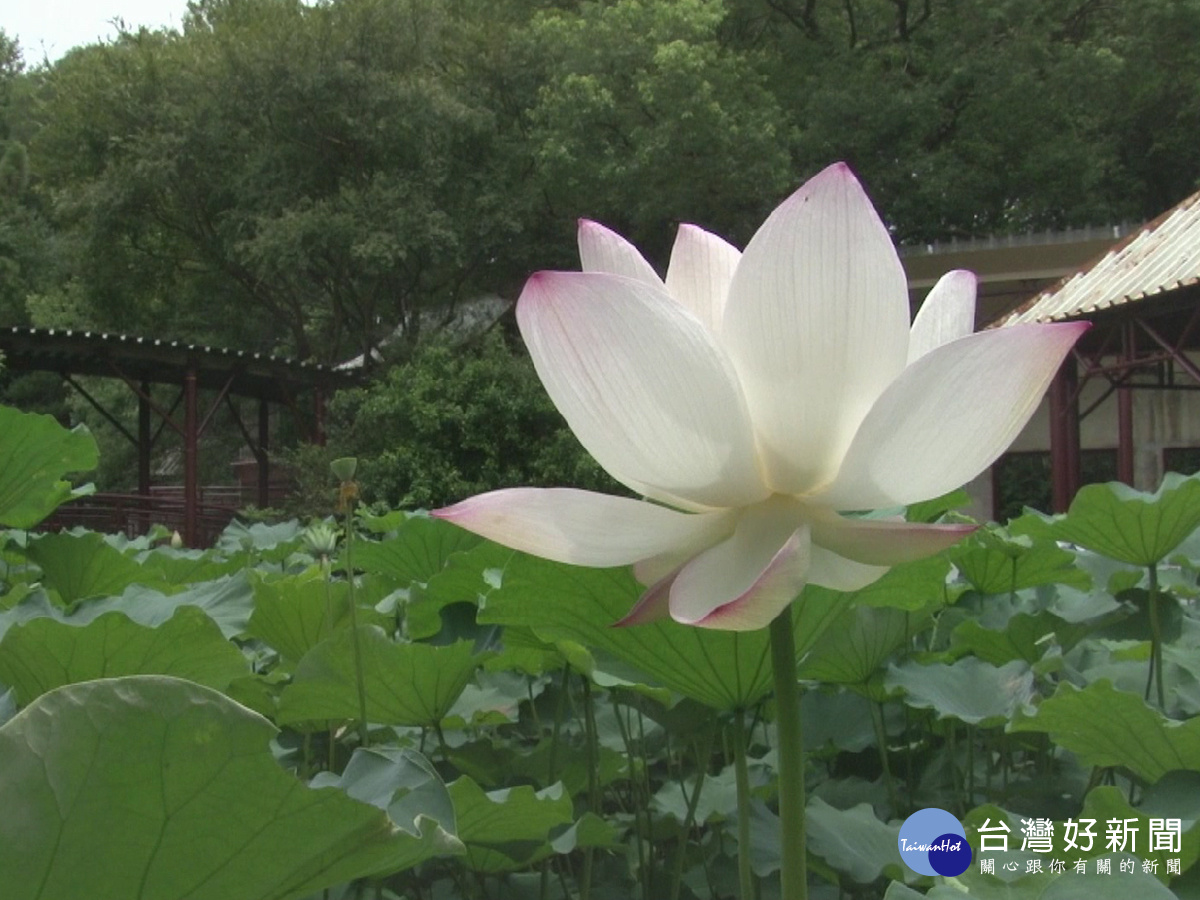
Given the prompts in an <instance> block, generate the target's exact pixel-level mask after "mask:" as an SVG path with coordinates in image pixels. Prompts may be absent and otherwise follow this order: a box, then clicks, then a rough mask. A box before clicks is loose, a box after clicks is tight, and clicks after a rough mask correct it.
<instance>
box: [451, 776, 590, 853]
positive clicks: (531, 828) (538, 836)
mask: <svg viewBox="0 0 1200 900" xmlns="http://www.w3.org/2000/svg"><path fill="white" fill-rule="evenodd" d="M449 790H450V797H451V799H452V800H453V801H454V811H455V814H456V815H457V817H458V836H459V838H460V839H461V840H462V841H464V842H465V843H468V844H506V843H508V842H509V841H542V840H545V839H546V838H547V836H548V835H549V834H550V832H551V831H552V830H553V829H555V828H558V827H559V826H561V825H566V824H568V823H570V822H571V821H572V820H573V818H574V816H573V809H574V807H573V805H572V802H571V797H570V795H569V794H567V792H566V791H565V790H563V786H562V785H561V784H552V785H550V787H548V788H544V789H542V790H540V791H535V790H534V789H533V788H531V787H527V786H522V787H515V788H509V789H505V790H499V791H487V792H485V791H484V790H483V788H481V787H480V786H479V785H478V784H476V783H475V782H474V781H473V780H472V779H471V778H468V777H467V776H466V775H464V776H462V777H460V778H459V779H458V780H456V781H454V782H452V783H451V784H450V785H449Z"/></svg>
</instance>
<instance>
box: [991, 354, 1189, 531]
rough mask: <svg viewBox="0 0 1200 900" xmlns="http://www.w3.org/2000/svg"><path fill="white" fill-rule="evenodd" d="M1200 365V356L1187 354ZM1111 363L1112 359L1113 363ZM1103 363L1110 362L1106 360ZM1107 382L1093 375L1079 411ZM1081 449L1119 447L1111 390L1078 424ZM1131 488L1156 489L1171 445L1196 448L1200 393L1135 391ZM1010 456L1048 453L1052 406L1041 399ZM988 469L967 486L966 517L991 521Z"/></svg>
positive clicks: (1180, 379)
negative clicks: (1014, 454) (1013, 454)
mask: <svg viewBox="0 0 1200 900" xmlns="http://www.w3.org/2000/svg"><path fill="white" fill-rule="evenodd" d="M1188 357H1189V359H1191V360H1192V362H1193V363H1194V364H1196V365H1197V366H1200V354H1188ZM1113 361H1115V360H1113ZM1106 362H1110V361H1107V360H1106ZM1176 383H1179V384H1185V385H1191V384H1192V382H1191V380H1190V379H1189V378H1188V377H1187V375H1186V374H1183V373H1181V372H1179V371H1177V372H1176ZM1108 389H1109V383H1108V381H1107V380H1106V379H1105V378H1104V377H1103V376H1093V377H1092V378H1091V379H1089V380H1088V382H1087V384H1085V385H1084V387H1083V390H1082V391H1081V392H1080V397H1079V411H1080V413H1082V412H1083V411H1084V410H1086V409H1088V407H1090V406H1091V405H1092V404H1093V403H1095V402H1096V401H1097V400H1099V399H1100V398H1101V397H1103V396H1104V393H1105V391H1107V390H1108ZM1079 444H1080V448H1081V449H1083V450H1115V449H1116V447H1117V395H1116V392H1113V393H1112V394H1110V395H1109V396H1108V397H1106V398H1104V400H1103V401H1101V402H1100V404H1099V406H1097V407H1096V409H1094V410H1093V411H1092V412H1090V413H1089V414H1088V415H1087V417H1086V418H1084V419H1082V420H1081V421H1080V423H1079ZM1133 446H1134V460H1133V470H1134V487H1136V488H1138V489H1139V490H1143V491H1153V490H1156V489H1157V488H1158V485H1159V483H1160V482H1161V481H1162V476H1163V465H1162V459H1163V451H1164V450H1166V449H1169V448H1175V447H1200V390H1159V389H1155V388H1136V389H1134V391H1133ZM1009 450H1010V452H1021V451H1045V452H1049V450H1050V403H1049V400H1048V399H1047V398H1043V399H1042V402H1041V404H1040V405H1039V406H1038V409H1037V412H1035V413H1034V415H1033V418H1032V419H1030V420H1029V424H1028V425H1026V426H1025V429H1024V430H1023V431H1022V432H1021V434H1020V435H1018V437H1017V439H1016V440H1015V441H1013V444H1012V446H1011V447H1010V448H1009ZM992 484H993V482H992V473H991V470H990V469H989V470H988V471H987V472H985V473H984V474H983V475H981V476H980V477H979V478H977V479H975V481H973V482H971V484H970V485H968V486H967V490H968V492H969V493H970V494H971V497H972V499H973V501H974V502H973V503H972V506H971V508H970V510H969V512H970V514H972V515H975V516H976V517H977V518H978V517H982V518H991V517H992V515H993V512H994V509H995V504H994V498H993V496H992Z"/></svg>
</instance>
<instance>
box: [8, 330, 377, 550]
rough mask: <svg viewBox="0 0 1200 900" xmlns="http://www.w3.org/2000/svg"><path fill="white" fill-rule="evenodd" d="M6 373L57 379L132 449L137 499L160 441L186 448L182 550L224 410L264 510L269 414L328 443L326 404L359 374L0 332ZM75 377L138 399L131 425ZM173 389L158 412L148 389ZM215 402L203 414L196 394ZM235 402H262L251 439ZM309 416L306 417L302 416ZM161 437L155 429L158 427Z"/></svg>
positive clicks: (112, 339)
mask: <svg viewBox="0 0 1200 900" xmlns="http://www.w3.org/2000/svg"><path fill="white" fill-rule="evenodd" d="M0 351H2V352H3V353H4V362H5V366H6V367H7V368H8V369H10V370H12V371H16V372H27V371H47V372H55V373H57V374H58V375H59V376H60V377H61V378H62V379H63V381H64V382H66V383H67V384H69V385H70V386H71V387H72V388H73V389H74V390H75V391H77V392H78V393H79V395H80V396H81V397H83V398H84V400H86V401H87V402H88V403H89V404H90V405H91V406H92V407H93V408H95V409H96V411H97V412H98V413H99V414H100V415H101V416H103V417H104V418H105V419H106V420H107V421H108V422H110V423H111V424H112V425H113V427H114V428H116V429H117V431H118V432H119V433H120V434H122V435H123V436H124V437H125V438H126V439H127V440H129V441H130V442H131V443H132V444H133V445H134V446H135V447H136V448H137V454H138V493H139V495H142V496H146V497H148V496H149V495H150V482H151V467H150V459H151V451H152V450H153V448H154V444H155V442H156V441H157V439H158V437H159V435H161V434H162V432H163V430H164V429H165V428H170V429H172V430H173V431H175V432H177V433H178V434H179V436H180V439H181V443H182V447H183V534H182V537H183V540H184V542H185V543H186V544H187V545H188V546H195V544H196V540H197V517H198V510H199V495H198V488H199V443H200V437H201V436H202V435H203V434H204V432H205V430H206V429H207V428H208V426H209V425H210V424H211V422H212V421H213V416H214V414H215V413H216V412H217V410H218V409H219V408H220V407H221V406H222V405H224V406H225V407H226V408H227V409H228V410H229V411H230V413H231V414H232V416H233V420H234V421H235V422H236V424H237V426H238V428H239V430H240V431H241V433H242V436H243V437H244V438H245V440H246V444H247V446H248V447H249V448H250V451H251V453H253V455H254V458H255V460H256V462H257V465H258V483H257V496H258V503H259V505H260V506H267V505H268V502H269V501H268V491H269V484H270V460H269V456H268V450H269V448H270V445H271V436H270V430H271V429H270V404H277V405H282V406H284V407H286V408H287V409H289V410H290V411H291V412H292V414H293V415H294V416H295V418H296V421H297V424H298V426H299V427H298V430H299V431H300V432H301V433H302V434H307V436H308V438H309V439H310V440H312V441H314V442H316V443H324V409H325V400H326V398H327V397H328V396H329V395H330V394H331V393H332V392H333V391H334V390H337V389H338V388H341V387H348V386H350V385H352V384H354V383H355V382H356V373H353V372H346V371H341V370H337V369H332V368H329V367H326V366H321V365H315V364H312V363H304V362H297V361H294V360H289V359H282V358H279V357H274V356H269V355H266V354H260V353H245V352H240V351H234V350H225V349H221V348H214V347H206V346H201V345H198V344H187V343H183V342H180V341H162V340H155V339H152V338H143V337H133V336H130V335H123V334H102V333H97V332H93V331H72V330H65V331H64V330H61V329H52V328H51V329H40V328H23V327H17V328H11V329H5V330H3V331H0ZM79 376H99V377H103V378H113V379H116V380H118V381H120V382H122V383H124V384H125V385H126V386H127V387H128V388H129V390H130V391H132V392H133V394H134V395H135V396H136V397H137V401H138V413H137V424H136V426H134V427H133V428H130V427H128V426H127V425H126V424H125V423H123V422H121V421H120V420H119V419H118V418H117V416H116V415H115V414H114V413H113V412H112V411H111V410H109V409H107V408H106V407H105V406H104V405H103V404H102V403H101V402H100V401H99V400H97V399H96V397H95V396H93V395H92V393H91V392H89V391H88V390H87V389H86V388H85V386H84V385H82V384H81V383H80V382H79V380H78V377H79ZM154 384H169V385H174V386H176V387H178V389H179V393H178V395H177V396H176V398H175V400H174V402H172V403H171V404H169V405H164V404H163V403H161V402H160V401H159V400H156V399H155V398H154V397H153V396H152V394H151V385H154ZM202 390H203V391H209V392H212V393H214V394H215V396H214V398H213V399H212V401H211V403H209V404H208V406H207V408H205V409H202V407H201V402H200V392H201V391H202ZM235 396H240V397H248V398H251V399H254V400H257V401H258V410H257V413H258V415H257V423H256V427H255V428H254V430H251V428H250V427H248V425H247V424H246V422H245V421H243V418H242V416H241V414H240V412H239V410H238V408H237V406H236V405H235V404H234V403H233V402H232V398H233V397H235ZM305 406H306V407H307V409H308V410H309V411H308V412H305V411H304V408H303V407H305ZM155 416H157V418H158V426H157V428H154V427H153V420H154V417H155Z"/></svg>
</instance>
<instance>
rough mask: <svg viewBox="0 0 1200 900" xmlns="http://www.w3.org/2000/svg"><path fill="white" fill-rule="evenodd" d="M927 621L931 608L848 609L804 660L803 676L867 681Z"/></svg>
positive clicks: (832, 681)
mask: <svg viewBox="0 0 1200 900" xmlns="http://www.w3.org/2000/svg"><path fill="white" fill-rule="evenodd" d="M928 621H929V613H928V612H925V613H916V614H914V613H910V612H907V611H906V610H902V609H889V608H878V609H876V608H873V607H870V606H860V607H856V608H854V609H850V610H847V611H846V612H844V613H842V615H841V616H840V617H839V618H838V622H837V625H836V626H835V627H833V628H831V629H829V631H828V633H827V634H826V635H825V637H824V638H822V640H821V641H820V643H818V644H817V645H816V646H815V647H814V648H813V649H812V652H811V653H810V654H809V655H808V656H807V657H806V658H805V660H804V662H803V663H801V665H800V677H801V678H803V679H806V680H810V681H821V682H825V683H827V684H854V685H863V684H866V683H867V682H868V681H869V680H870V679H871V676H872V675H874V674H875V673H876V672H877V671H879V669H880V667H881V666H882V665H883V664H884V663H885V662H887V659H888V657H889V656H891V655H892V654H893V653H894V652H895V651H896V650H897V649H898V648H900V647H902V646H905V645H906V644H907V643H908V640H909V638H910V637H911V636H912V635H913V634H915V633H917V632H919V631H921V630H922V629H923V628H924V626H925V624H926V623H927V622H928Z"/></svg>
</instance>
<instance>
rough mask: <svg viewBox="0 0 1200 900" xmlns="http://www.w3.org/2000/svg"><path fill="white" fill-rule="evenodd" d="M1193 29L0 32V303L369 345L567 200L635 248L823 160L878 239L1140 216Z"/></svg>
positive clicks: (347, 19)
mask: <svg viewBox="0 0 1200 900" xmlns="http://www.w3.org/2000/svg"><path fill="white" fill-rule="evenodd" d="M1198 40H1200V0H1126V2H1123V3H1120V4H1114V3H1106V2H1101V0H541V2H529V0H325V2H318V3H315V4H308V3H302V2H300V0H196V2H193V3H192V4H191V6H190V10H189V13H188V15H187V16H186V18H185V20H184V23H183V27H182V29H181V30H180V31H178V32H176V31H163V32H150V31H144V30H143V31H138V32H126V33H124V34H121V35H120V36H119V37H118V38H117V39H116V40H114V41H113V42H111V43H107V44H101V45H93V46H87V47H81V48H77V49H75V50H74V51H72V52H70V53H68V54H67V55H66V56H65V57H64V58H63V59H61V60H59V61H58V62H56V63H53V64H46V63H43V64H41V65H37V66H34V67H32V68H27V67H26V66H24V65H23V63H22V60H21V55H20V49H19V47H17V45H16V44H15V43H14V42H13V41H12V40H11V39H9V38H7V37H4V36H3V32H0V316H3V318H4V321H5V323H13V322H32V323H35V324H41V325H54V326H71V327H83V326H91V327H101V328H108V329H121V330H128V331H137V332H145V333H150V334H154V335H161V336H164V337H170V338H185V339H190V340H200V341H205V342H211V343H217V344H225V345H231V346H236V347H238V348H244V349H249V350H263V351H271V352H277V353H286V354H289V355H294V356H298V357H301V358H304V359H313V360H317V361H321V362H330V361H337V360H341V359H345V358H347V357H350V356H355V355H358V354H363V353H365V354H367V358H368V359H371V358H374V356H373V354H372V353H371V351H373V350H375V349H377V348H378V347H380V346H381V345H382V344H383V343H385V342H389V341H390V342H392V343H391V348H392V350H391V352H390V353H389V354H388V356H389V358H396V354H397V353H399V356H400V357H403V356H405V355H406V354H407V353H408V352H410V351H411V348H412V347H414V346H415V345H416V343H417V341H418V339H419V338H420V337H421V335H422V334H423V333H424V332H428V331H429V330H430V329H433V330H436V329H437V327H438V324H439V322H440V321H441V319H442V318H443V315H444V314H445V313H447V312H448V311H450V310H452V309H453V308H454V307H455V305H456V304H460V303H462V302H463V301H465V300H469V299H471V298H473V297H476V296H479V295H481V294H496V293H498V294H500V295H501V296H504V297H509V298H515V296H516V293H517V291H518V290H519V287H520V285H521V283H522V281H523V279H524V278H525V276H526V275H527V274H528V273H529V272H531V271H534V270H536V269H540V268H562V267H572V266H574V265H575V264H576V260H575V251H574V229H575V220H576V219H577V218H579V217H581V216H586V217H591V218H595V219H598V220H600V221H602V222H605V223H606V224H608V225H610V226H612V227H614V228H616V229H618V230H620V231H621V232H623V233H624V234H626V235H628V236H629V237H630V238H631V239H633V240H634V241H635V242H636V243H637V244H638V245H639V246H641V247H643V248H644V249H645V250H646V252H647V254H648V255H649V257H650V258H651V260H652V261H653V262H654V263H655V264H657V265H660V266H661V265H663V264H664V263H665V260H666V256H667V253H668V252H669V249H670V245H671V242H672V240H673V236H674V229H675V225H676V224H677V223H679V222H680V221H692V222H696V223H698V224H701V225H704V226H705V227H708V228H710V229H712V230H714V231H716V232H718V233H721V234H723V235H726V236H727V237H729V238H730V239H732V240H734V241H735V242H744V241H745V240H747V239H748V238H749V236H750V235H751V234H752V232H753V229H754V227H755V226H756V225H757V223H758V222H759V221H761V219H762V217H763V215H764V214H765V213H766V212H767V211H769V210H770V209H771V208H772V207H773V206H774V205H775V204H776V203H777V202H778V201H779V200H780V199H781V198H782V197H783V196H784V195H786V193H787V192H788V191H789V190H791V189H792V188H793V187H795V186H796V185H798V184H799V183H801V182H802V181H803V180H804V179H805V178H807V177H808V176H810V175H811V174H813V173H814V172H816V171H817V170H818V169H820V168H823V167H824V166H825V165H827V164H828V163H829V162H831V161H833V160H835V159H845V160H847V161H849V162H850V164H851V165H852V166H853V167H854V168H855V169H856V170H857V171H858V172H859V174H860V175H861V177H862V178H863V180H864V182H865V183H866V185H867V187H868V189H869V190H870V191H871V193H872V195H873V196H874V198H875V200H876V203H877V205H878V207H879V208H880V209H881V210H883V212H884V213H885V214H886V215H887V216H888V219H889V222H890V224H891V225H892V227H893V229H894V233H895V235H896V237H897V239H898V240H900V241H911V242H925V241H930V240H937V239H943V238H949V237H965V236H979V235H988V234H1003V233H1014V232H1023V231H1026V230H1041V229H1057V228H1062V227H1067V226H1075V225H1085V224H1102V223H1109V222H1115V221H1127V220H1139V219H1144V218H1148V217H1150V216H1153V215H1155V214H1157V213H1158V212H1160V211H1161V210H1163V209H1165V208H1166V207H1168V206H1170V205H1171V204H1173V203H1175V202H1177V201H1178V200H1180V199H1181V198H1182V197H1184V196H1185V195H1186V194H1188V193H1190V192H1191V191H1193V190H1195V189H1196V187H1197V184H1198V183H1200V144H1198V143H1197V142H1196V141H1195V139H1194V136H1195V134H1196V133H1197V131H1198V130H1200V121H1198V120H1200V58H1198V57H1197V56H1196V54H1195V53H1194V52H1192V48H1194V47H1195V46H1196V44H1197V42H1198ZM396 334H398V335H399V336H400V338H401V340H400V341H398V342H396V341H394V340H393V335H396ZM406 348H407V349H406ZM395 491H396V492H399V493H402V490H401V489H400V487H396V488H395Z"/></svg>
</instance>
